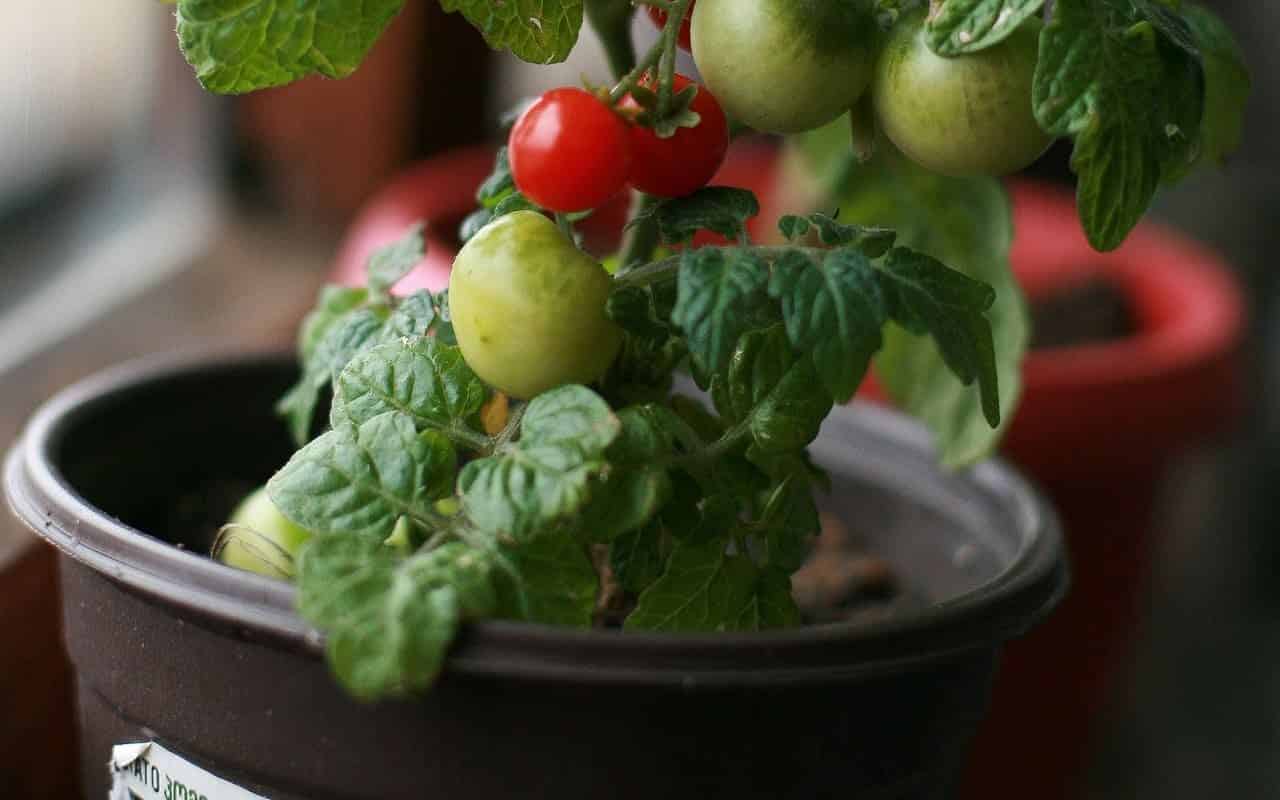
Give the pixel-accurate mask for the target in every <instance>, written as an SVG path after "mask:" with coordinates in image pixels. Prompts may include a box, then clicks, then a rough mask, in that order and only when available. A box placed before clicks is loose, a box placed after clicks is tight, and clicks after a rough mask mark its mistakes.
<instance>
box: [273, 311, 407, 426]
mask: <svg viewBox="0 0 1280 800" xmlns="http://www.w3.org/2000/svg"><path fill="white" fill-rule="evenodd" d="M383 313H384V312H382V311H380V310H379V309H373V308H356V309H354V310H351V311H348V312H346V313H345V314H343V315H341V316H339V317H337V318H336V319H333V320H331V321H330V322H329V323H328V324H326V325H325V326H324V329H323V335H322V336H320V338H319V340H318V341H316V342H315V343H314V345H313V346H312V347H311V350H310V353H309V354H308V355H306V356H304V358H303V363H302V377H301V378H300V379H299V380H298V383H297V384H296V385H295V386H294V387H293V388H292V389H290V390H289V392H288V393H287V394H285V396H284V397H282V398H281V399H280V402H279V403H277V405H276V413H278V414H280V415H281V416H282V417H284V419H285V422H286V424H287V425H288V427H289V432H290V434H291V435H292V436H293V440H294V441H295V442H296V443H298V444H300V445H301V444H303V443H304V442H306V441H307V438H308V435H309V434H310V432H311V424H312V421H313V419H314V417H315V410H316V406H317V405H319V400H320V393H321V392H322V391H323V390H324V388H325V387H326V386H328V385H329V384H330V383H331V382H332V381H333V380H334V378H336V377H337V375H338V374H339V373H340V372H341V371H342V370H343V368H344V367H345V366H346V365H347V363H348V362H349V361H350V360H351V359H352V358H354V357H355V355H356V354H357V353H359V352H360V351H361V350H363V349H364V348H366V347H368V346H370V345H372V344H373V343H374V342H376V341H378V340H379V338H380V337H381V335H382V331H383V328H384V326H385V324H386V322H385V320H384V318H383Z"/></svg>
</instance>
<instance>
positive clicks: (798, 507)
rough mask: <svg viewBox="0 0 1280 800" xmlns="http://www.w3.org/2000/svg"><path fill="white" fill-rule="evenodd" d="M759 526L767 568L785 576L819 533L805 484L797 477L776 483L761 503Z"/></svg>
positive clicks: (797, 565)
mask: <svg viewBox="0 0 1280 800" xmlns="http://www.w3.org/2000/svg"><path fill="white" fill-rule="evenodd" d="M760 524H761V526H762V527H763V529H764V531H765V542H766V544H767V545H768V561H769V565H770V566H771V567H776V568H777V569H779V570H781V571H782V572H783V573H784V574H787V575H790V574H791V573H793V572H795V571H796V570H797V569H799V568H800V566H801V565H802V564H803V563H804V562H805V561H806V560H807V559H808V557H809V553H810V551H811V548H812V545H813V540H814V538H815V537H816V536H817V535H818V534H819V533H820V532H821V530H822V523H821V521H820V519H819V517H818V506H817V503H815V502H814V499H813V490H812V489H811V488H810V487H809V481H808V480H807V479H805V477H803V476H801V477H792V478H790V479H788V480H784V481H783V482H782V483H780V484H778V485H777V486H776V487H775V488H774V490H773V492H772V494H771V496H770V498H769V500H768V502H766V503H765V508H764V513H763V514H762V515H761V519H760Z"/></svg>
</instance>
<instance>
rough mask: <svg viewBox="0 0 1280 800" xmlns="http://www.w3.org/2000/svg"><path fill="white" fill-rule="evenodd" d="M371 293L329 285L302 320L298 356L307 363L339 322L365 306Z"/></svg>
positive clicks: (363, 289)
mask: <svg viewBox="0 0 1280 800" xmlns="http://www.w3.org/2000/svg"><path fill="white" fill-rule="evenodd" d="M368 297H369V291H368V290H367V289H365V288H363V287H361V288H355V287H348V286H335V285H332V284H330V285H327V286H325V287H323V288H322V289H321V290H320V296H319V297H318V298H317V300H316V307H315V308H313V309H312V310H311V311H310V312H309V313H308V314H307V316H306V317H305V318H304V319H303V320H302V325H301V327H300V328H299V329H298V356H299V358H301V359H302V361H304V362H305V361H306V360H307V359H309V358H310V357H311V354H312V353H313V352H315V349H316V347H317V346H318V345H319V344H320V342H321V340H323V339H324V337H325V335H326V334H327V333H328V332H329V328H330V327H332V326H333V325H334V324H335V323H337V322H338V320H340V319H342V318H343V317H344V316H346V314H347V312H349V311H354V310H355V309H357V308H359V307H360V306H362V305H364V303H365V301H366V300H367V299H368Z"/></svg>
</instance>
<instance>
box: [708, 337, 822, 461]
mask: <svg viewBox="0 0 1280 800" xmlns="http://www.w3.org/2000/svg"><path fill="white" fill-rule="evenodd" d="M820 383H821V380H820V379H819V377H818V374H817V372H816V371H815V370H814V366H813V361H812V360H811V359H808V358H802V357H800V356H798V355H797V354H796V353H795V351H793V350H792V349H791V345H790V344H789V343H788V341H787V334H786V331H785V330H784V329H783V326H781V325H775V326H774V327H772V328H769V329H768V330H763V331H752V332H751V333H748V334H746V335H745V336H743V337H742V340H741V342H740V343H739V345H738V347H737V349H736V350H735V351H734V353H733V357H732V358H731V359H730V361H729V366H728V369H727V370H725V371H723V372H721V373H717V374H716V376H715V377H714V378H713V379H712V381H711V398H712V400H713V401H714V402H715V406H716V410H717V411H719V412H720V415H721V416H722V417H724V419H725V421H726V422H728V423H729V424H730V425H733V426H742V427H745V428H746V430H747V431H748V432H749V433H750V435H751V439H752V440H753V442H754V443H755V446H756V447H757V448H758V449H759V450H760V452H762V453H782V452H787V451H794V450H800V449H803V448H804V447H805V446H806V445H807V444H809V442H812V441H813V440H814V438H815V437H816V436H817V435H818V429H819V428H820V427H821V426H822V421H823V420H824V419H825V418H826V416H827V414H828V413H829V412H830V411H831V405H832V403H831V397H830V395H829V394H827V393H826V392H815V391H814V387H815V386H817V385H819V384H820Z"/></svg>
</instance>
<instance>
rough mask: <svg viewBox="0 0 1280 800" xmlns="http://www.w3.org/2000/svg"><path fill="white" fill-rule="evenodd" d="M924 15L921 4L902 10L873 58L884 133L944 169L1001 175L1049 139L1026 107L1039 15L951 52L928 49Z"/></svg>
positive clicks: (921, 159) (1015, 168) (1026, 159)
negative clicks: (976, 46) (989, 43)
mask: <svg viewBox="0 0 1280 800" xmlns="http://www.w3.org/2000/svg"><path fill="white" fill-rule="evenodd" d="M924 22H925V16H924V10H923V9H921V10H919V11H917V12H914V13H911V14H908V15H905V16H904V17H903V18H902V19H901V20H899V21H898V23H897V24H896V25H895V26H894V28H893V30H892V31H891V32H890V34H889V37H888V40H887V41H886V42H885V45H884V49H883V50H882V51H881V53H880V58H879V60H878V61H877V62H876V69H875V79H874V81H873V83H872V87H871V94H872V98H873V100H874V102H875V109H876V118H877V121H878V122H879V124H880V127H881V129H882V130H883V131H884V133H885V135H886V136H887V137H888V138H889V140H890V141H891V142H893V143H894V144H895V145H897V147H898V149H899V150H901V151H902V152H903V153H905V154H906V155H907V156H908V157H909V158H911V159H912V160H913V161H915V162H916V163H917V164H919V165H921V166H922V167H925V168H926V169H930V170H933V171H934V172H939V173H942V174H944V175H955V176H970V175H1005V174H1008V173H1010V172H1016V171H1018V170H1020V169H1022V168H1023V167H1026V166H1027V165H1029V164H1031V163H1032V162H1033V161H1035V160H1036V159H1037V158H1039V157H1040V155H1041V154H1042V153H1044V151H1045V149H1047V148H1048V146H1049V144H1050V142H1051V141H1052V138H1051V137H1050V136H1049V135H1048V134H1047V133H1045V132H1044V131H1043V130H1041V128H1040V126H1039V124H1037V123H1036V119H1035V116H1034V114H1033V112H1032V107H1031V84H1032V80H1033V79H1034V77H1035V70H1036V58H1037V53H1038V48H1039V36H1040V28H1041V23H1040V21H1039V20H1037V19H1034V18H1032V19H1029V20H1027V21H1026V22H1025V23H1023V24H1022V26H1021V27H1019V28H1018V29H1017V30H1016V31H1014V32H1013V34H1012V35H1010V36H1009V38H1008V39H1005V40H1004V41H1003V42H1001V43H1000V44H997V45H995V46H994V47H990V48H988V49H986V50H982V51H980V52H977V53H972V54H968V55H962V56H957V57H955V58H942V57H941V56H938V55H936V54H934V52H933V51H932V50H930V49H929V45H928V44H927V43H926V41H925V35H924Z"/></svg>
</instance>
